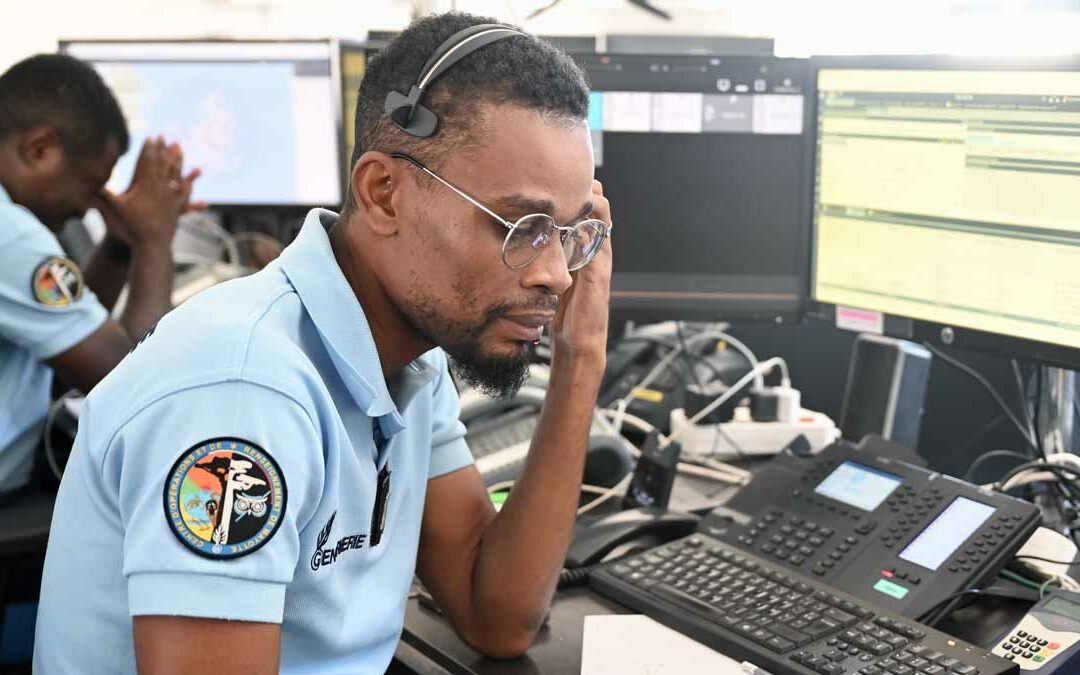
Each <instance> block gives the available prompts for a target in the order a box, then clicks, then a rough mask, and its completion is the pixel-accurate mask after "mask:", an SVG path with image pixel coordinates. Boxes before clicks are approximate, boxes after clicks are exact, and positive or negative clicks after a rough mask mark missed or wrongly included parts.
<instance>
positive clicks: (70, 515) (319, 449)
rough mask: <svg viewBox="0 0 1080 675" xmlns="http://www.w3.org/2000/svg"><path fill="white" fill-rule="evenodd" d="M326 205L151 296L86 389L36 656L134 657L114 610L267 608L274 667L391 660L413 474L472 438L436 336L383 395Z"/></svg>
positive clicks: (255, 617) (366, 665)
mask: <svg viewBox="0 0 1080 675" xmlns="http://www.w3.org/2000/svg"><path fill="white" fill-rule="evenodd" d="M334 219H335V216H334V214H332V213H330V212H328V211H321V210H316V211H312V212H311V214H310V215H309V216H308V219H307V221H306V222H305V224H304V227H303V229H302V230H301V232H300V235H299V237H298V238H297V240H296V242H294V243H293V244H292V245H290V246H289V247H288V248H287V249H286V250H285V251H284V253H283V254H282V256H281V257H280V258H279V259H278V261H276V262H274V263H272V264H271V265H269V266H268V267H267V268H266V269H264V270H263V271H262V272H260V273H258V274H256V275H254V276H251V277H248V278H246V279H241V280H237V281H234V282H230V283H227V284H224V285H221V286H218V287H216V288H214V289H211V290H208V291H206V292H204V293H202V294H201V295H199V296H197V297H196V298H194V299H193V300H191V301H189V302H188V303H186V304H185V305H183V306H181V307H180V308H179V309H177V310H175V311H173V312H171V313H170V314H168V315H166V316H165V318H163V319H162V320H161V322H160V323H159V324H158V326H157V327H156V329H155V330H154V331H152V332H151V334H150V335H149V337H147V338H146V339H145V340H144V341H143V342H142V343H141V344H140V345H139V346H138V347H136V349H135V350H134V351H133V352H132V354H131V355H130V356H128V357H127V358H126V359H125V360H124V361H123V362H122V363H121V364H120V365H119V366H118V367H117V369H116V370H114V371H113V372H112V373H111V374H110V375H109V376H108V377H107V378H105V380H103V381H102V383H101V384H100V385H99V386H98V387H97V388H96V389H95V390H94V392H93V393H92V394H91V395H90V396H89V398H88V399H87V402H86V405H85V408H84V410H83V414H82V417H81V419H80V428H79V434H78V437H77V439H76V442H75V448H74V450H73V452H72V457H71V460H70V461H69V463H68V466H67V469H66V471H65V475H64V480H63V482H62V484H61V487H60V494H59V498H58V500H57V503H56V511H55V513H54V516H53V524H52V532H51V535H50V539H49V550H48V554H47V557H46V563H45V574H44V580H43V583H42V592H41V607H40V611H39V614H38V624H37V640H36V645H35V654H34V671H35V672H39V673H45V674H50V673H69V672H94V673H106V672H107V673H125V672H135V654H134V645H133V643H132V621H131V618H130V617H131V616H134V615H154V614H158V615H183V616H192V617H208V618H221V619H234V620H244V621H262V622H276V623H281V625H282V626H281V670H282V672H284V673H296V672H317V673H326V672H332V673H337V672H341V673H382V672H383V671H384V670H385V669H386V667H387V665H388V664H389V662H390V659H391V657H392V655H393V652H394V649H395V647H396V645H397V642H398V639H399V637H400V633H401V628H402V625H403V622H404V612H405V602H406V598H407V595H408V591H409V587H410V584H411V581H412V577H413V573H414V570H415V563H416V553H417V547H418V543H419V536H420V524H421V516H422V513H423V508H424V496H425V493H426V489H427V481H428V479H429V478H432V477H435V476H438V475H441V474H444V473H448V472H451V471H454V470H457V469H460V468H461V467H464V466H467V465H469V464H471V463H472V461H473V460H472V456H471V455H470V453H469V450H468V447H467V446H466V444H465V441H464V433H465V430H464V427H463V426H462V424H461V423H460V422H459V421H458V398H457V391H456V390H455V388H454V385H453V382H452V380H451V379H450V377H449V374H448V372H447V365H446V358H445V355H444V354H443V353H442V351H440V350H433V351H431V352H428V353H427V354H425V355H423V356H422V357H421V358H419V359H417V360H416V361H414V362H413V363H412V364H410V365H409V366H408V367H406V368H405V369H404V371H403V373H402V376H401V378H400V381H398V382H397V383H395V384H396V386H395V387H394V390H395V394H394V396H393V397H391V395H390V393H389V391H388V387H387V383H386V381H385V379H384V377H383V374H382V369H381V366H380V364H379V356H378V353H377V352H376V349H375V343H374V340H373V339H372V336H371V331H370V328H369V327H368V324H367V320H366V319H365V316H364V313H363V311H362V309H361V307H360V304H359V302H358V301H357V299H356V296H355V295H354V294H353V291H352V289H351V288H350V287H349V284H348V283H347V281H346V279H345V277H344V275H343V274H342V273H341V271H340V269H339V268H338V266H337V263H336V261H335V259H334V255H333V252H332V250H331V248H330V241H329V238H328V236H327V232H326V229H325V228H326V227H327V226H329V225H330V224H331V223H333V221H334ZM222 439H224V440H222ZM387 467H388V468H389V470H390V472H391V476H390V489H389V497H388V502H387V508H386V516H385V528H384V530H383V532H382V538H381V541H380V542H379V543H378V545H375V546H372V542H371V538H372V535H373V534H374V530H373V526H374V527H375V529H377V528H378V526H377V524H374V523H373V509H374V508H375V505H376V502H377V499H376V497H377V495H376V493H377V484H378V482H379V476H380V472H382V471H383V470H384V469H386V468H387ZM226 516H227V517H226ZM225 523H227V524H228V526H227V527H224V528H223V527H222V526H223V525H224V524H225ZM198 647H199V646H198V645H195V644H193V645H191V648H192V649H198ZM237 648H238V649H243V648H244V647H243V646H241V645H238V646H237Z"/></svg>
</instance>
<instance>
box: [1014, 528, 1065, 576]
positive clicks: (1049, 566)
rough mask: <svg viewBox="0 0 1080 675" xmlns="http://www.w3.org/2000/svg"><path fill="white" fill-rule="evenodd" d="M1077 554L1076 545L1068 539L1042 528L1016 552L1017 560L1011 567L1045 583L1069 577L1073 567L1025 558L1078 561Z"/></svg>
mask: <svg viewBox="0 0 1080 675" xmlns="http://www.w3.org/2000/svg"><path fill="white" fill-rule="evenodd" d="M1076 554H1077V550H1076V544H1074V543H1073V542H1072V541H1070V540H1069V538H1068V537H1066V536H1065V535H1063V534H1060V533H1058V532H1055V531H1054V530H1051V529H1050V528H1048V527H1040V528H1039V529H1037V530H1035V532H1034V533H1033V534H1032V535H1031V537H1030V538H1029V539H1028V540H1027V541H1026V542H1025V543H1024V545H1023V546H1021V547H1020V550H1019V551H1017V552H1016V557H1017V559H1016V560H1013V562H1012V565H1011V567H1013V568H1015V569H1016V570H1017V571H1019V572H1022V573H1023V574H1025V575H1026V576H1030V577H1033V578H1036V579H1038V580H1039V581H1045V580H1047V579H1054V578H1057V577H1061V576H1068V575H1069V571H1070V569H1071V567H1072V566H1070V565H1060V564H1058V563H1052V562H1046V561H1044V560H1032V559H1031V558H1024V557H1023V556H1029V555H1030V556H1038V557H1040V558H1047V559H1049V560H1062V561H1065V560H1068V561H1074V560H1076Z"/></svg>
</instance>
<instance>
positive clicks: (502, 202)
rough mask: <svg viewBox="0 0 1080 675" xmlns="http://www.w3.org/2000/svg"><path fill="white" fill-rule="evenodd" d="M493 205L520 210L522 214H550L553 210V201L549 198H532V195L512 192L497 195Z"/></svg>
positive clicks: (515, 210)
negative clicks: (503, 195)
mask: <svg viewBox="0 0 1080 675" xmlns="http://www.w3.org/2000/svg"><path fill="white" fill-rule="evenodd" d="M493 206H494V207H495V208H498V209H506V210H507V211H514V212H520V213H523V214H528V213H547V214H549V215H550V214H551V213H553V212H554V211H555V202H553V201H551V200H550V199H533V198H532V197H526V196H525V195H523V194H512V195H506V196H505V197H499V198H498V199H497V200H495V202H494V204H493Z"/></svg>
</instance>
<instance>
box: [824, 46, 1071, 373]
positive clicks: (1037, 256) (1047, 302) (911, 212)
mask: <svg viewBox="0 0 1080 675" xmlns="http://www.w3.org/2000/svg"><path fill="white" fill-rule="evenodd" d="M812 69H813V72H814V76H815V80H816V96H815V97H814V98H815V103H816V105H815V106H814V110H813V113H812V119H813V122H812V127H813V130H814V132H815V133H814V136H813V139H814V143H813V144H812V145H813V152H812V153H810V154H811V159H810V162H811V164H812V166H813V175H814V181H813V186H814V187H813V220H814V249H813V260H814V263H813V278H812V293H813V298H814V300H815V301H817V302H820V303H824V304H825V305H826V306H829V307H836V311H837V315H836V316H837V321H838V323H840V324H849V325H851V326H854V327H863V328H868V329H870V330H874V329H876V330H881V329H882V328H884V329H885V331H886V332H891V333H896V334H899V335H900V336H902V337H911V338H914V339H919V340H927V339H928V340H932V341H935V342H937V343H939V344H945V345H956V346H963V347H968V348H977V349H984V350H986V349H989V350H993V351H998V352H1002V353H1008V354H1013V355H1017V356H1021V357H1027V358H1031V359H1036V360H1039V361H1042V362H1046V363H1051V364H1056V365H1063V366H1071V367H1076V366H1078V365H1080V72H1077V69H1080V63H1075V62H1074V63H1071V64H1061V63H1059V64H1054V66H1047V65H1040V66H1033V65H1028V66H1020V65H1013V66H1010V67H991V66H988V65H986V64H974V63H970V62H969V63H965V62H959V61H956V60H945V59H932V58H925V59H888V60H883V59H862V58H852V59H844V58H835V59H816V60H815V62H814V64H813V68H812ZM866 310H869V311H866Z"/></svg>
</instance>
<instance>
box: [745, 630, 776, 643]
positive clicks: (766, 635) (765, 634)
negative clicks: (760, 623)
mask: <svg viewBox="0 0 1080 675" xmlns="http://www.w3.org/2000/svg"><path fill="white" fill-rule="evenodd" d="M772 638H773V634H772V633H770V632H769V631H767V630H765V629H764V628H758V629H757V630H755V631H754V632H752V633H750V639H751V640H753V641H754V642H760V643H762V644H765V643H766V642H768V641H769V640H771V639H772Z"/></svg>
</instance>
